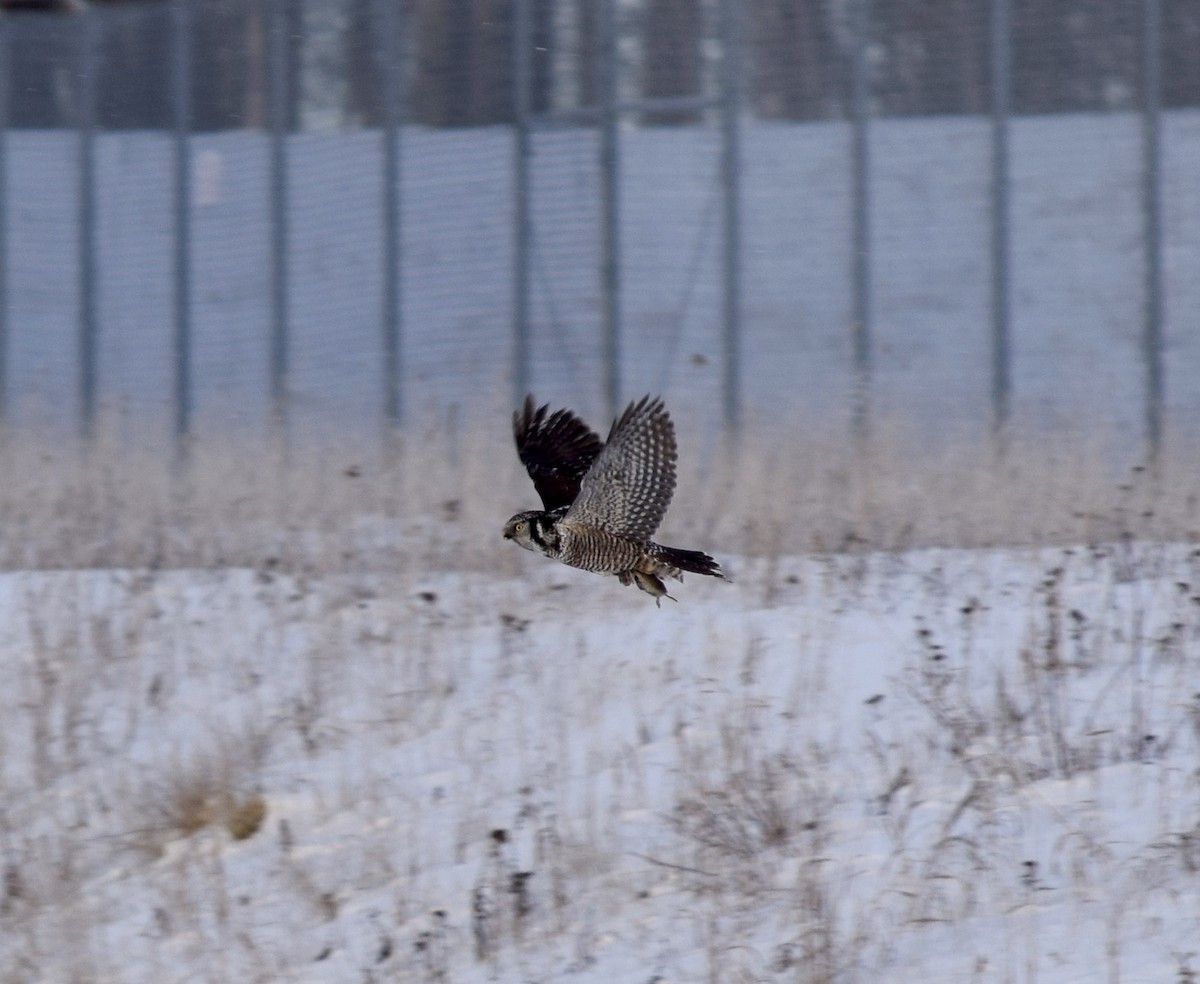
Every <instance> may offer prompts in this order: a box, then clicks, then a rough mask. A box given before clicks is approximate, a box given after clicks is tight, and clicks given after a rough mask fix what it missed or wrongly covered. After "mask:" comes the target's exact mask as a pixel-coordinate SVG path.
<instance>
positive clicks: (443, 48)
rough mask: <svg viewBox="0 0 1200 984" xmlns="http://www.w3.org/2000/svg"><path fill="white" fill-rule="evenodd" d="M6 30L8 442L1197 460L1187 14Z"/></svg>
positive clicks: (481, 18) (3, 373)
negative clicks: (261, 435)
mask: <svg viewBox="0 0 1200 984" xmlns="http://www.w3.org/2000/svg"><path fill="white" fill-rule="evenodd" d="M3 6H4V8H5V11H4V13H3V15H2V16H0V190H2V193H0V417H2V418H3V421H4V424H5V425H6V426H7V427H9V428H10V429H14V428H15V429H20V428H21V427H23V426H25V425H33V424H36V425H38V426H49V427H51V428H56V429H61V430H63V431H64V432H66V433H75V434H81V435H84V436H87V435H89V434H90V433H91V432H92V430H93V429H94V428H95V426H96V422H97V421H98V420H102V419H109V420H115V421H117V422H118V425H119V427H120V428H121V430H122V432H123V433H127V434H129V435H130V439H133V435H136V438H137V440H139V441H142V442H148V443H149V444H150V445H151V446H153V447H160V448H162V449H164V450H169V449H170V448H172V447H180V446H182V445H183V444H184V443H185V442H186V441H187V440H188V439H189V438H191V437H193V436H195V435H196V434H206V433H218V434H219V433H224V432H225V431H228V430H236V431H243V432H246V431H249V432H254V431H256V430H260V429H263V428H271V429H277V430H278V429H282V431H283V432H284V433H285V434H287V435H289V436H294V435H302V434H307V433H315V434H331V433H332V434H342V433H347V432H349V433H353V434H354V435H356V436H358V437H365V438H367V439H370V440H374V439H375V438H377V437H380V436H382V435H384V434H386V433H388V432H389V431H391V430H392V429H394V428H395V427H397V426H402V425H404V424H405V423H407V422H409V421H413V420H421V419H423V418H424V417H425V416H426V415H428V414H430V413H431V412H432V413H436V414H453V415H456V416H457V418H458V419H461V420H470V419H472V418H473V417H474V415H476V414H485V413H486V414H488V415H493V414H495V413H496V412H497V411H499V410H503V411H507V408H508V407H510V406H512V405H514V404H515V402H516V401H517V400H518V398H519V397H520V396H521V395H522V394H523V393H524V392H526V391H527V390H533V391H534V392H535V393H536V395H537V396H538V398H539V399H540V400H547V401H551V402H553V403H564V404H569V405H571V406H573V407H575V408H576V409H577V410H579V411H580V412H582V413H583V414H585V415H587V416H589V417H590V418H592V419H593V420H597V421H599V420H603V418H604V417H605V415H608V414H612V413H613V412H615V410H616V409H618V405H619V404H621V403H623V402H624V401H625V400H626V399H628V398H630V397H634V396H637V395H640V394H641V393H643V392H660V393H663V394H664V395H665V396H666V398H667V402H668V404H669V405H670V406H671V407H672V408H673V410H674V411H675V412H676V415H677V416H685V417H687V418H689V420H690V421H692V422H693V423H690V424H689V429H691V430H693V431H694V432H696V433H699V434H702V435H705V436H707V437H708V438H714V437H716V436H718V435H720V434H722V433H728V432H729V429H730V428H735V427H747V426H758V425H761V424H764V423H767V422H769V423H772V424H781V423H782V424H783V425H785V426H792V427H805V428H812V427H821V428H825V429H827V430H828V431H829V432H830V433H834V434H841V433H844V434H847V435H850V434H853V433H860V434H861V433H868V432H870V431H871V429H872V428H874V427H877V426H879V424H880V423H881V422H888V423H892V424H894V423H895V422H897V421H899V422H902V423H903V425H904V426H905V427H909V428H912V429H914V430H915V431H916V432H918V433H922V434H928V435H931V436H934V437H936V436H938V435H941V434H943V433H944V432H947V431H954V432H955V433H956V434H957V435H960V436H961V435H966V436H967V437H968V439H970V440H972V441H984V440H987V439H988V438H990V437H992V436H995V435H1009V434H1012V433H1021V432H1023V433H1034V434H1037V433H1040V432H1043V431H1054V432H1056V433H1059V434H1062V433H1067V434H1078V435H1080V436H1082V437H1084V438H1086V439H1089V440H1097V441H1102V442H1105V443H1107V444H1111V445H1112V446H1114V447H1117V448H1120V449H1122V453H1123V454H1127V455H1128V456H1129V457H1131V458H1138V459H1140V458H1143V457H1145V456H1146V455H1147V453H1150V454H1153V453H1154V452H1155V451H1156V449H1157V448H1158V447H1160V446H1161V445H1162V444H1163V442H1164V441H1165V440H1167V439H1168V438H1169V437H1172V436H1178V437H1182V438H1184V439H1185V440H1186V439H1187V438H1188V437H1189V436H1194V435H1192V434H1191V431H1192V430H1193V429H1194V422H1195V420H1196V419H1197V416H1198V414H1197V410H1198V409H1200V331H1197V328H1198V327H1200V325H1198V324H1197V318H1198V317H1200V316H1198V314H1197V312H1200V112H1198V111H1197V105H1198V104H1200V58H1197V57H1196V52H1197V51H1200V5H1197V4H1196V3H1195V2H1193V0H1139V2H1131V0H1053V2H1046V0H989V2H973V0H753V2H750V0H557V2H555V0H138V2H95V0H94V2H90V3H88V2H83V0H76V2H71V3H62V2H60V3H46V2H35V0H24V2H8V3H4V4H3ZM490 419H492V418H490ZM502 419H506V418H502Z"/></svg>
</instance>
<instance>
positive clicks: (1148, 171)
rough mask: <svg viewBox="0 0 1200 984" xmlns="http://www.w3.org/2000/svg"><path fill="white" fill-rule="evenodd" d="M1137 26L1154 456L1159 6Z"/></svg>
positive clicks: (1158, 397)
mask: <svg viewBox="0 0 1200 984" xmlns="http://www.w3.org/2000/svg"><path fill="white" fill-rule="evenodd" d="M1144 8H1145V9H1144V14H1145V17H1144V21H1143V30H1142V86H1143V89H1144V93H1145V95H1144V99H1143V109H1142V209H1143V226H1142V236H1143V250H1144V254H1145V261H1144V262H1145V269H1144V276H1145V281H1144V286H1143V290H1144V293H1145V296H1144V301H1143V303H1144V309H1143V327H1142V357H1143V359H1144V361H1145V367H1146V409H1145V426H1146V442H1147V445H1148V450H1149V456H1150V457H1151V458H1152V459H1157V457H1158V452H1159V447H1160V445H1161V443H1162V430H1163V366H1162V195H1161V191H1162V181H1161V166H1160V165H1161V157H1162V135H1161V132H1160V126H1159V115H1160V110H1161V108H1162V5H1161V0H1144Z"/></svg>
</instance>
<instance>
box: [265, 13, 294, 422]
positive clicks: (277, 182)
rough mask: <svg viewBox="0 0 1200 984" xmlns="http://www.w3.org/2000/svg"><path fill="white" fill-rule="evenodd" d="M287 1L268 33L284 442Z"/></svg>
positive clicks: (277, 386) (275, 372)
mask: <svg viewBox="0 0 1200 984" xmlns="http://www.w3.org/2000/svg"><path fill="white" fill-rule="evenodd" d="M287 4H288V0H271V4H270V7H269V10H270V28H269V30H268V33H267V46H268V50H267V90H268V108H267V112H268V123H267V125H268V127H269V129H270V135H271V137H270V141H271V142H270V146H271V166H270V201H271V209H270V223H271V336H270V356H269V358H270V395H271V416H272V420H273V423H274V425H275V426H276V427H277V428H278V429H279V431H280V434H281V436H282V437H283V438H284V439H285V440H286V438H287V426H288V354H289V353H288V296H287V295H288V255H287V249H288V222H287V219H288V212H287V134H288V115H289V114H288V106H289V105H290V97H291V78H290V72H289V71H288V68H289V64H288V61H289V59H288V9H287Z"/></svg>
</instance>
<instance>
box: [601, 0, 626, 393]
mask: <svg viewBox="0 0 1200 984" xmlns="http://www.w3.org/2000/svg"><path fill="white" fill-rule="evenodd" d="M600 6H601V10H602V14H601V21H602V24H601V30H602V32H603V41H602V43H601V45H600V58H601V60H602V63H603V64H602V66H601V72H600V79H601V81H600V85H601V95H600V98H601V102H602V106H601V126H600V168H601V179H600V196H601V206H600V207H601V219H600V222H601V247H600V248H601V261H600V262H601V278H600V279H601V288H600V289H601V291H602V293H603V295H604V297H603V303H604V400H605V410H606V412H607V413H608V415H609V416H610V417H615V416H616V413H617V406H618V404H619V403H620V399H621V208H620V196H621V161H620V140H619V130H618V127H619V123H620V120H619V115H618V109H617V100H618V91H617V90H618V82H619V79H618V72H619V65H618V57H619V49H618V45H617V0H600Z"/></svg>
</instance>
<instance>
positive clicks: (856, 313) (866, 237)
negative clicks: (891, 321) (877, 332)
mask: <svg viewBox="0 0 1200 984" xmlns="http://www.w3.org/2000/svg"><path fill="white" fill-rule="evenodd" d="M854 14H855V17H854V24H855V31H854V35H855V38H854V59H853V66H852V81H851V102H852V113H853V136H852V143H851V156H852V165H851V170H852V187H851V195H852V197H853V218H852V222H853V253H854V255H853V259H852V263H853V279H854V285H853V289H854V310H853V314H852V319H853V328H854V376H855V379H854V385H855V394H854V416H853V426H854V433H855V436H856V437H858V438H859V439H865V438H866V437H867V435H868V429H869V425H870V401H871V368H872V367H871V355H872V352H871V266H870V258H871V257H870V249H871V227H870V221H871V173H870V166H871V162H870V144H869V136H870V133H869V128H870V113H871V107H870V98H871V79H870V68H869V64H868V61H867V48H868V46H869V45H870V41H871V0H857V2H856V3H855V5H854Z"/></svg>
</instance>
